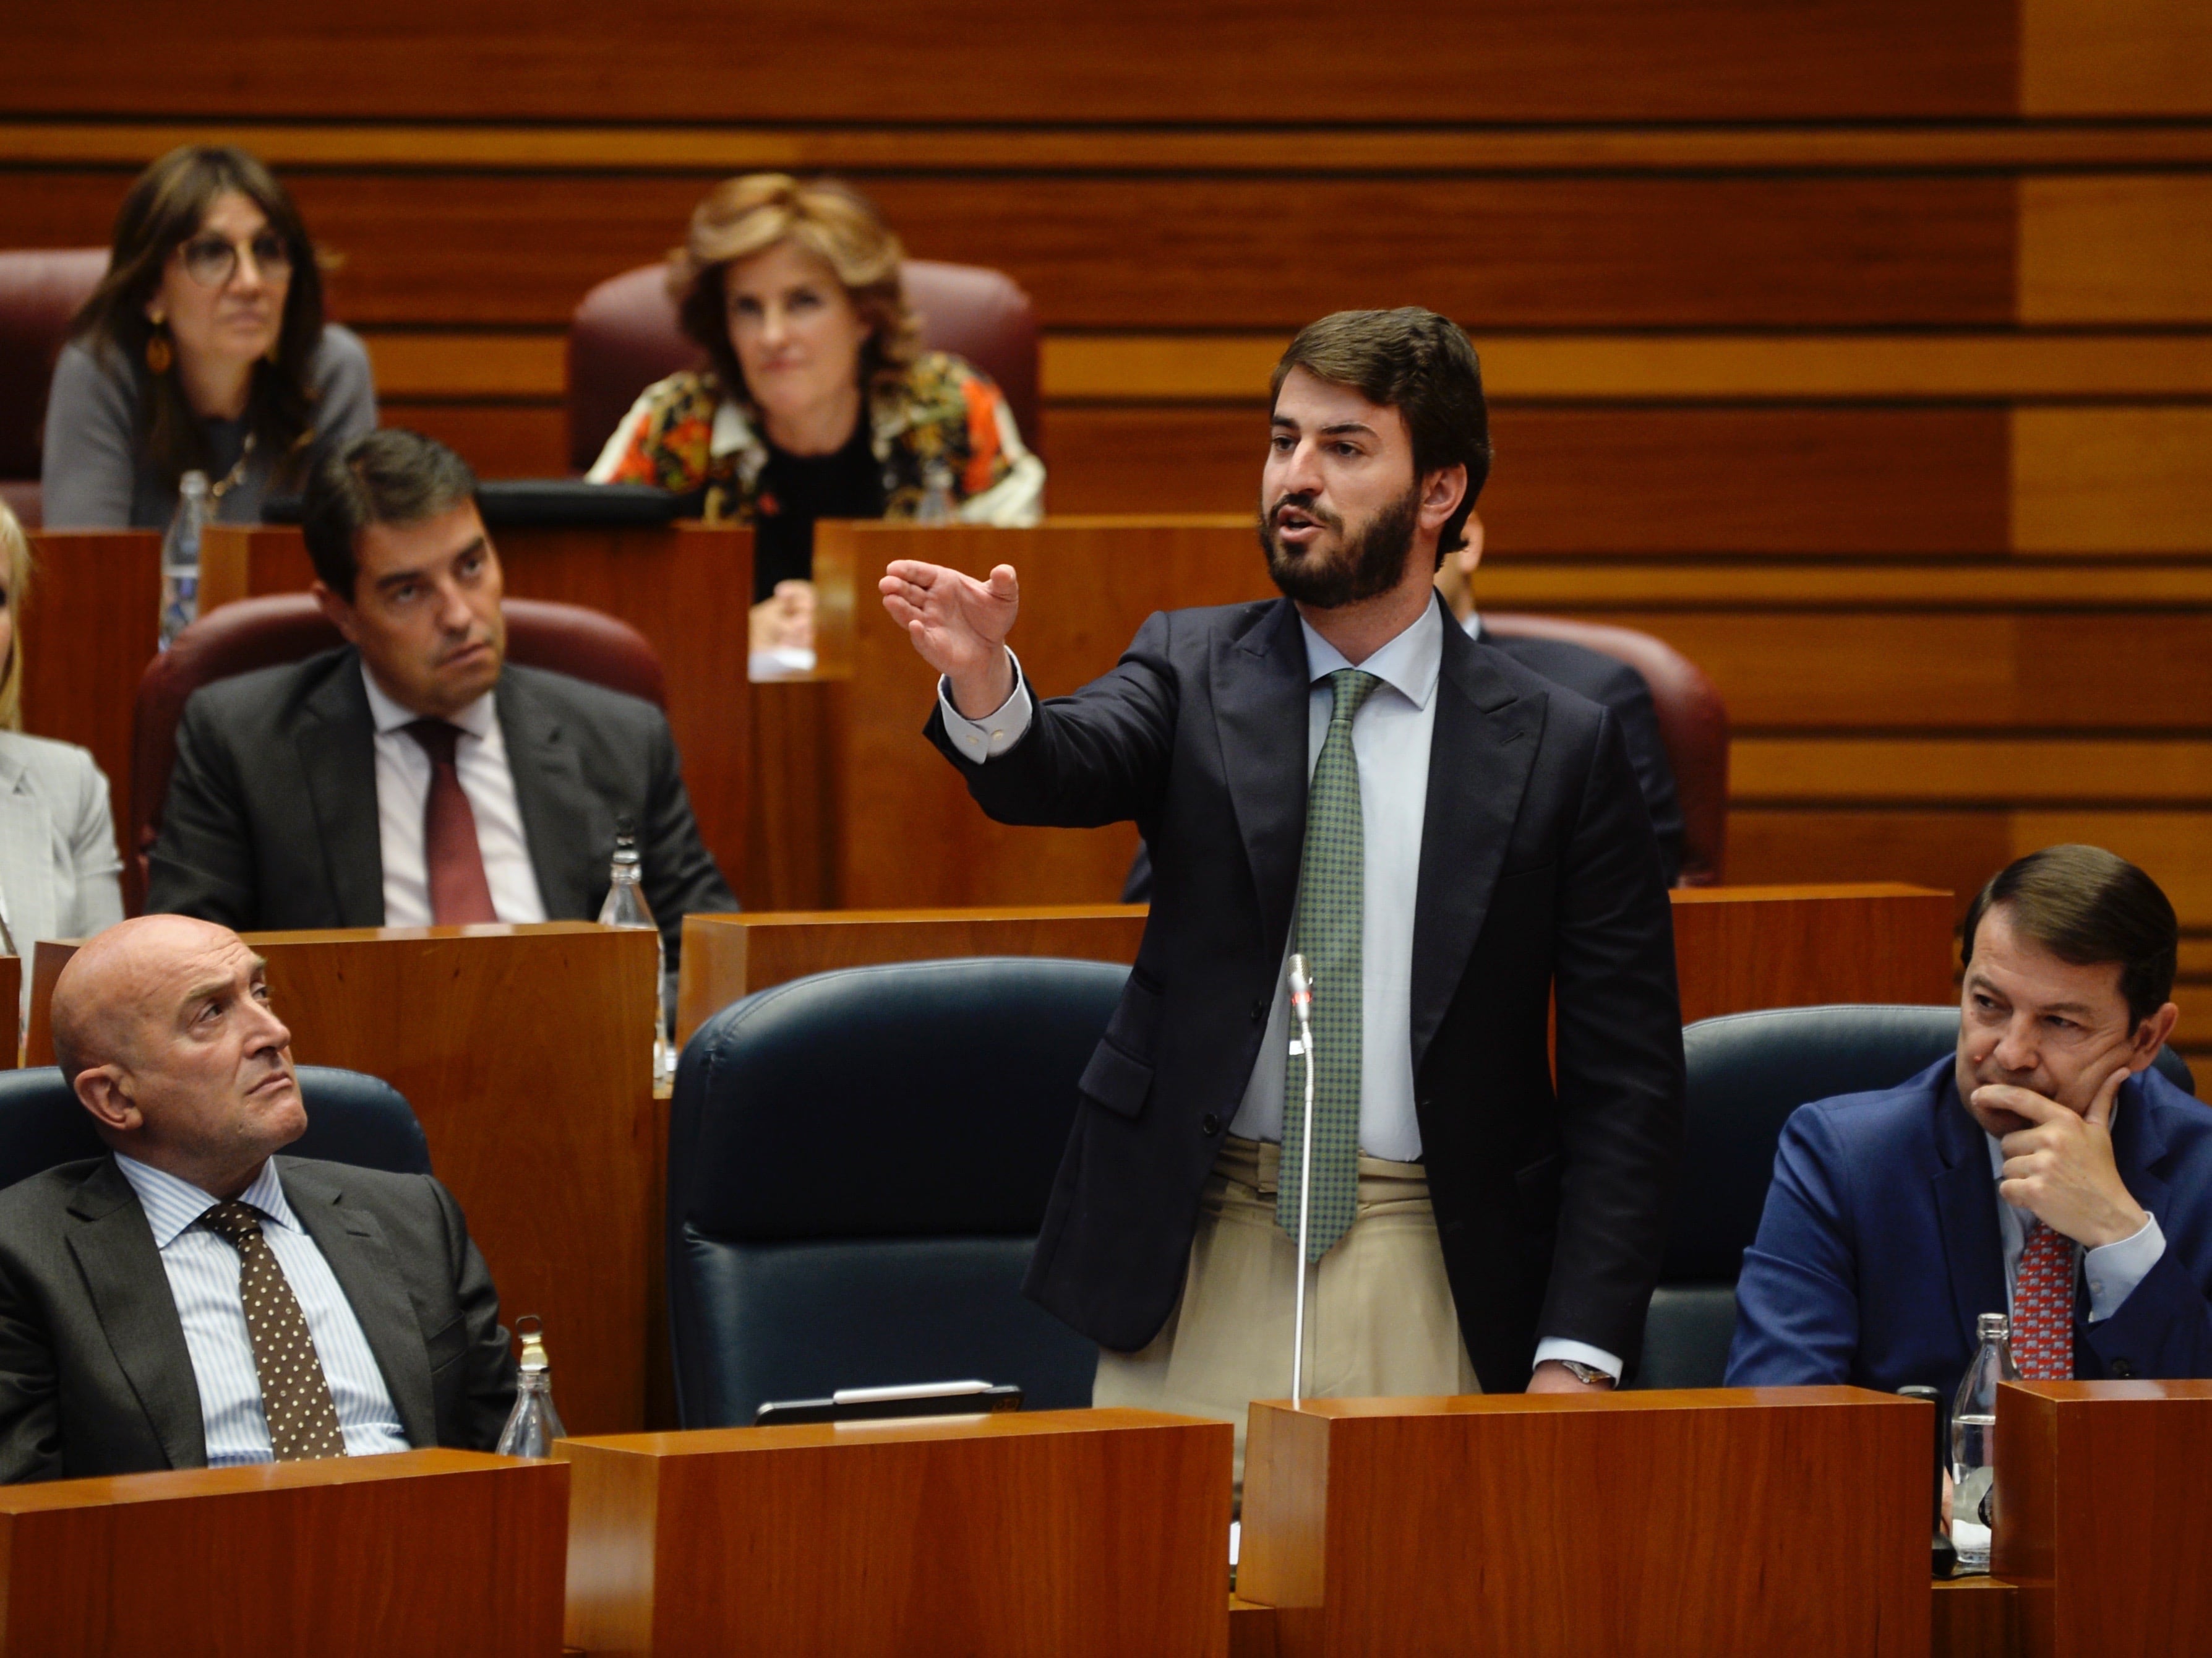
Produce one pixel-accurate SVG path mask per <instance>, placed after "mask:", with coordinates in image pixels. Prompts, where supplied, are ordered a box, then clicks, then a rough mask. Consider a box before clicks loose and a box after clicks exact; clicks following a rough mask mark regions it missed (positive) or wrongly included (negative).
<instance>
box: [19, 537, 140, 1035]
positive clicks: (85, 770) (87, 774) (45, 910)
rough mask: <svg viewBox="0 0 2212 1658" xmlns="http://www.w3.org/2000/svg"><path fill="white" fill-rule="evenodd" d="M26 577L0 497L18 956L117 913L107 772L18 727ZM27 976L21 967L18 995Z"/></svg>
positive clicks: (82, 932)
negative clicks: (19, 626)
mask: <svg viewBox="0 0 2212 1658" xmlns="http://www.w3.org/2000/svg"><path fill="white" fill-rule="evenodd" d="M30 578H31V545H30V542H29V540H28V539H27V537H25V536H24V534H23V526H22V525H20V524H18V523H17V522H16V521H15V514H14V513H11V512H9V510H8V507H7V505H6V503H4V502H0V580H4V581H5V583H6V591H5V592H0V932H4V935H5V936H4V938H0V948H4V949H5V950H7V951H8V952H9V954H12V955H16V956H22V957H28V956H29V955H30V953H31V946H32V945H33V944H35V943H37V942H38V940H40V939H41V938H85V937H87V936H88V935H90V934H92V933H94V932H99V931H100V929H101V928H102V927H104V926H112V925H113V924H114V923H116V922H118V921H119V920H122V919H123V889H122V885H121V883H120V881H119V879H118V878H119V877H120V876H121V874H122V872H123V860H122V859H120V858H118V856H116V853H115V823H114V819H113V818H112V817H111V816H110V815H109V811H108V805H107V779H106V777H104V776H102V775H101V774H100V768H99V767H98V766H96V765H94V763H93V758H92V756H91V755H89V754H88V753H87V752H86V751H85V750H82V749H80V748H77V747H76V746H74V745H73V744H68V743H56V742H53V741H52V740H50V739H48V738H43V737H26V736H25V735H24V734H23V708H22V704H23V647H22V641H21V640H19V639H18V638H17V637H16V636H15V635H16V626H15V624H16V617H17V615H18V613H19V611H20V610H21V605H22V603H23V593H24V590H25V589H26V588H27V586H29V585H30ZM30 983H31V976H30V973H29V970H28V969H26V970H25V972H24V975H23V988H24V991H25V992H26V993H28V992H29V989H30Z"/></svg>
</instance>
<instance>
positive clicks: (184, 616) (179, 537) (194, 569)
mask: <svg viewBox="0 0 2212 1658" xmlns="http://www.w3.org/2000/svg"><path fill="white" fill-rule="evenodd" d="M207 522H208V478H207V474H206V473H205V472H187V473H185V475H184V477H181V478H179V479H178V480H177V510H176V511H175V512H174V513H172V514H171V515H170V518H169V529H168V533H167V534H166V535H164V536H163V537H161V631H160V634H159V635H158V641H159V644H160V647H161V649H162V650H165V651H166V650H167V649H168V648H169V646H170V643H171V642H172V641H173V640H174V639H175V638H176V636H177V635H179V634H180V633H182V632H184V630H185V629H186V628H189V627H190V626H191V624H192V623H194V622H195V621H197V619H198V617H199V613H200V531H203V530H204V529H206V528H207Z"/></svg>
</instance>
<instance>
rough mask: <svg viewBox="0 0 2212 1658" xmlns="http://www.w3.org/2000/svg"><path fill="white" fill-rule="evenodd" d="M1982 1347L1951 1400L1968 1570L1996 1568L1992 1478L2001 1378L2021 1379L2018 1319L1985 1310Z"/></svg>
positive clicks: (1961, 1547) (1961, 1541)
mask: <svg viewBox="0 0 2212 1658" xmlns="http://www.w3.org/2000/svg"><path fill="white" fill-rule="evenodd" d="M1976 1328H1977V1329H1978V1333H1980V1335H1981V1338H1982V1345H1981V1351H1978V1352H1977V1353H1976V1354H1975V1355H1974V1362H1973V1363H1972V1364H1969V1365H1968V1366H1967V1367H1966V1376H1965V1379H1964V1380H1962V1381H1961V1382H1960V1383H1959V1396H1958V1399H1957V1400H1955V1401H1954V1403H1953V1405H1952V1406H1951V1546H1952V1547H1953V1548H1954V1549H1955V1550H1957V1551H1958V1555H1959V1570H1960V1571H1963V1572H1980V1571H1987V1570H1989V1569H1990V1531H1991V1529H1992V1527H1991V1520H1990V1484H1991V1481H1992V1480H1993V1479H1995V1478H1996V1442H1997V1383H1999V1382H2017V1381H2019V1380H2020V1371H2019V1370H2018V1369H2017V1368H2016V1367H2015V1365H2014V1363H2013V1362H2012V1321H2011V1320H2010V1319H2008V1318H2007V1317H2006V1316H2005V1315H2003V1314H2002V1313H1984V1314H1983V1315H1982V1316H1981V1319H1980V1321H1979V1322H1978V1325H1977V1326H1976Z"/></svg>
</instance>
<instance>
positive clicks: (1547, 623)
mask: <svg viewBox="0 0 2212 1658" xmlns="http://www.w3.org/2000/svg"><path fill="white" fill-rule="evenodd" d="M1482 630H1483V631H1484V632H1485V633H1495V634H1498V635H1501V636H1503V637H1505V638H1509V639H1559V640H1565V641H1566V642H1567V643H1569V644H1571V645H1580V646H1582V647H1583V648H1584V649H1586V650H1592V651H1601V652H1602V653H1605V654H1606V655H1607V656H1610V657H1613V658H1614V659H1617V660H1619V661H1622V662H1626V664H1628V665H1629V666H1630V667H1632V668H1633V669H1635V670H1636V671H1637V672H1638V673H1640V674H1642V675H1643V676H1644V683H1645V684H1647V685H1649V686H1650V688H1651V701H1652V702H1653V704H1654V705H1655V706H1656V708H1657V709H1658V713H1659V740H1660V741H1661V742H1662V743H1663V744H1666V746H1667V758H1668V761H1669V762H1671V763H1672V764H1673V766H1674V792H1675V793H1676V795H1677V796H1678V797H1679V798H1680V800H1681V804H1682V867H1681V872H1680V876H1679V877H1678V878H1677V883H1676V884H1678V885H1680V886H1686V887H1710V886H1718V885H1719V884H1721V880H1722V876H1723V870H1724V869H1725V868H1726V865H1727V859H1728V767H1729V722H1728V705H1727V704H1726V703H1725V702H1723V701H1721V695H1720V693H1719V692H1718V691H1717V690H1715V689H1713V682H1712V681H1711V680H1710V679H1708V678H1706V677H1705V671H1704V670H1702V669H1701V668H1699V666H1698V665H1697V664H1696V663H1694V662H1692V661H1691V660H1690V659H1689V658H1688V657H1686V656H1684V655H1683V654H1682V653H1680V651H1678V650H1676V649H1675V648H1674V647H1673V646H1672V645H1669V644H1668V643H1667V642H1666V641H1663V640H1658V639H1654V638H1653V637H1652V636H1651V635H1650V634H1640V633H1638V632H1636V631H1635V630H1634V629H1630V628H1608V627H1605V626H1603V625H1601V624H1600V623H1595V622H1571V621H1569V620H1568V619H1567V618H1566V617H1565V616H1512V615H1508V614H1506V613H1504V612H1502V611H1498V610H1485V611H1483V613H1482Z"/></svg>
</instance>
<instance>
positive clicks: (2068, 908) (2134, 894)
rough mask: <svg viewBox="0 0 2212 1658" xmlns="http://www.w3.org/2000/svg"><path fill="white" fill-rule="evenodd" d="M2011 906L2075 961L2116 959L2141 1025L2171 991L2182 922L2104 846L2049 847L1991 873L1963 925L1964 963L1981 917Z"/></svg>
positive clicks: (2025, 930) (2014, 915)
mask: <svg viewBox="0 0 2212 1658" xmlns="http://www.w3.org/2000/svg"><path fill="white" fill-rule="evenodd" d="M1999 904H2002V905H2004V906H2005V907H2006V911H2007V914H2008V916H2009V917H2010V919H2011V921H2012V925H2013V927H2014V929H2015V931H2016V932H2019V933H2020V934H2021V937H2023V938H2027V939H2029V940H2031V941H2033V943H2035V944H2040V945H2041V946H2042V947H2043V948H2044V949H2045V950H2049V951H2050V952H2051V954H2052V955H2053V956H2056V957H2057V958H2058V959H2059V960H2060V961H2062V962H2070V963H2073V964H2074V965H2075V967H2097V966H2100V965H2102V964H2103V963H2106V962H2112V963H2118V967H2119V969H2120V994H2121V995H2123V996H2124V997H2125V998H2127V1003H2128V1018H2129V1021H2130V1023H2131V1024H2134V1025H2139V1024H2141V1023H2142V1022H2143V1021H2144V1020H2145V1019H2148V1017H2150V1016H2151V1015H2152V1014H2154V1013H2155V1012H2157V1011H2159V1009H2160V1008H2161V1007H2163V1006H2164V1005H2166V1001H2167V999H2169V998H2170V997H2171V996H2172V993H2173V974H2174V968H2175V963H2176V957H2177V956H2178V955H2179V949H2180V936H2181V927H2180V924H2179V922H2178V921H2177V920H2175V919H2174V914H2173V905H2172V903H2171V902H2168V900H2167V898H2166V894H2165V893H2163V892H2161V891H2160V890H2159V885H2158V883H2157V882H2155V881H2154V880H2152V879H2151V878H2150V877H2149V876H2148V875H2146V874H2144V873H2143V872H2142V871H2141V870H2139V869H2137V868H2136V866H2135V865H2133V864H2131V863H2130V862H2128V860H2127V859H2124V858H2122V857H2120V856H2118V854H2117V853H2110V852H2106V850H2105V849H2104V848H2103V847H2084V846H2063V847H2045V848H2044V849H2043V850H2042V851H2041V852H2031V853H2028V854H2027V857H2025V858H2021V859H2015V861H2013V862H2012V863H2009V864H2008V865H2005V866H2004V868H2002V869H2001V870H1999V871H1998V872H1996V874H1995V875H1993V876H1991V877H1990V880H1989V884H1988V885H1986V886H1984V888H1983V889H1982V890H1980V891H1979V892H1978V893H1976V894H1975V895H1974V902H1972V903H1971V904H1969V905H1968V906H1967V907H1966V920H1964V921H1962V922H1960V924H1959V945H1960V968H1961V969H1962V970H1963V969H1965V968H1966V967H1969V966H1971V965H1972V963H1973V959H1974V932H1975V929H1977V928H1978V927H1979V926H1981V924H1982V917H1983V916H1984V915H1986V914H1989V913H1990V910H1992V909H1994V908H1996V907H1997V906H1998V905H1999Z"/></svg>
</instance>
